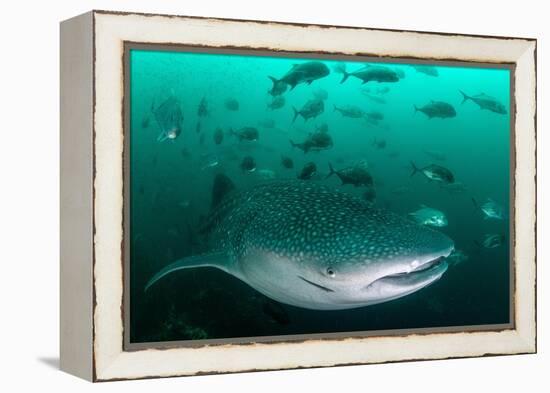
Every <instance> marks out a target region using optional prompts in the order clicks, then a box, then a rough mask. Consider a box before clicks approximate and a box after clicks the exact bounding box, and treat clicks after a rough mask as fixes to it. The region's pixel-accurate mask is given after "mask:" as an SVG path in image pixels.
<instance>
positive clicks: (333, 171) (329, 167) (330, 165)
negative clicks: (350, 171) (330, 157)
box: [325, 162, 336, 179]
mask: <svg viewBox="0 0 550 393" xmlns="http://www.w3.org/2000/svg"><path fill="white" fill-rule="evenodd" d="M328 170H329V174H328V175H327V176H326V177H325V179H328V178H329V177H331V176H332V175H334V174H335V173H336V171H335V170H334V168H333V167H332V164H331V163H330V162H329V163H328Z"/></svg>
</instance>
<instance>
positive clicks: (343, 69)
mask: <svg viewBox="0 0 550 393" xmlns="http://www.w3.org/2000/svg"><path fill="white" fill-rule="evenodd" d="M334 71H335V72H337V73H339V74H342V75H343V76H342V80H341V81H340V83H344V82H345V81H346V79H348V77H349V76H350V73H349V72H347V71H346V65H345V64H343V63H340V64H338V65H337V66H336V67H334Z"/></svg>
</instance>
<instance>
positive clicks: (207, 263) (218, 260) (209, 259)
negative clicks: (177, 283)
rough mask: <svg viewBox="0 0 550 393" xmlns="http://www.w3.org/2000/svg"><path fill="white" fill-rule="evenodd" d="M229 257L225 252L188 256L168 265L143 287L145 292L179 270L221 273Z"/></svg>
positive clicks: (225, 268)
mask: <svg viewBox="0 0 550 393" xmlns="http://www.w3.org/2000/svg"><path fill="white" fill-rule="evenodd" d="M228 261H229V257H228V255H227V254H226V253H225V252H216V253H211V254H203V255H197V256H190V257H186V258H182V259H179V260H177V261H176V262H173V263H171V264H170V265H168V266H166V267H164V268H163V269H161V270H160V271H159V272H158V273H157V274H155V275H154V276H153V277H152V278H151V279H150V280H149V281H148V282H147V284H146V285H145V289H144V290H145V291H147V290H148V289H149V288H150V287H151V286H152V285H153V284H155V283H156V282H157V281H158V280H160V279H161V278H163V277H164V276H167V275H168V274H170V273H173V272H175V271H177V270H181V269H191V268H195V267H215V268H218V269H221V270H223V271H227V262H228Z"/></svg>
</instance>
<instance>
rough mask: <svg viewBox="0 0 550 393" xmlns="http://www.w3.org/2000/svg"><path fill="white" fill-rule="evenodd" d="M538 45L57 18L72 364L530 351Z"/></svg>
mask: <svg viewBox="0 0 550 393" xmlns="http://www.w3.org/2000/svg"><path fill="white" fill-rule="evenodd" d="M535 91H536V41H535V40H534V39H526V38H509V37H481V36H471V35H458V34H456V35H450V34H441V33H421V32H411V31H389V30H380V29H368V28H355V27H339V26H338V27H337V26H321V25H299V24H286V23H273V22H259V21H239V20H222V19H213V18H197V17H183V16H168V15H145V14H130V13H116V12H105V11H92V12H90V13H87V14H84V15H81V16H78V17H75V18H73V19H70V20H67V21H65V22H62V24H61V333H60V334H61V368H62V369H63V370H65V371H67V372H70V373H72V374H75V375H78V376H80V377H83V378H86V379H89V380H92V381H108V380H118V379H135V378H149V377H165V376H184V375H199V374H209V373H229V372H242V371H250V370H277V369H288V368H303V367H326V366H336V365H346V364H367V363H382V362H394V361H406V360H421V359H422V360H424V359H442V358H456V357H472V356H488V355H505V354H524V353H533V352H535V351H536V310H535V296H536V286H535V285H536V255H535V231H536V196H535V188H536V166H535V163H536V159H535V154H536V123H535V122H536V101H535Z"/></svg>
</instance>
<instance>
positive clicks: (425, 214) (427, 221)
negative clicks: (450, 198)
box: [409, 205, 448, 227]
mask: <svg viewBox="0 0 550 393" xmlns="http://www.w3.org/2000/svg"><path fill="white" fill-rule="evenodd" d="M409 217H410V218H412V219H413V220H414V221H416V222H417V223H419V224H422V225H430V226H433V227H446V226H447V224H448V221H447V217H446V216H445V213H443V212H442V211H441V210H437V209H433V208H431V207H428V206H425V205H421V206H420V209H418V210H416V211H414V212H412V213H409Z"/></svg>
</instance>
